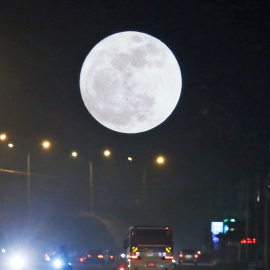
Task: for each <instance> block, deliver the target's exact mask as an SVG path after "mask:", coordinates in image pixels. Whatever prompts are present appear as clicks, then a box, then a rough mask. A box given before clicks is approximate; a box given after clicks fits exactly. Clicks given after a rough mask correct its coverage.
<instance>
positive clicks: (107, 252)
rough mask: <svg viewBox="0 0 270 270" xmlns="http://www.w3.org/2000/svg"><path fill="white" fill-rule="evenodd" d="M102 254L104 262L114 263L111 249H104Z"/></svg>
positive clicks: (113, 254)
mask: <svg viewBox="0 0 270 270" xmlns="http://www.w3.org/2000/svg"><path fill="white" fill-rule="evenodd" d="M104 256H105V262H106V263H107V264H115V262H116V259H115V253H114V252H113V250H111V249H106V250H105V251H104Z"/></svg>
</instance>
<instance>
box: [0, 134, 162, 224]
mask: <svg viewBox="0 0 270 270" xmlns="http://www.w3.org/2000/svg"><path fill="white" fill-rule="evenodd" d="M6 140H7V135H6V134H5V133H2V134H0V141H6ZM41 145H42V148H43V149H44V150H48V149H50V147H51V142H50V141H48V140H44V141H42V144H41ZM8 147H9V148H13V147H14V144H13V143H8ZM103 155H104V156H105V157H106V158H109V157H110V156H111V151H110V150H108V149H106V150H104V152H103ZM71 157H72V158H77V157H78V152H77V151H72V152H71ZM127 160H128V161H129V162H132V161H133V158H132V157H130V156H129V157H127ZM155 162H156V164H158V165H164V164H165V162H166V161H165V158H164V156H161V155H160V156H158V157H157V158H156V159H155ZM145 190H146V166H145V167H144V169H143V179H142V202H143V203H144V202H145ZM89 194H90V212H91V213H94V187H93V162H92V161H91V160H90V161H89ZM27 206H28V219H29V221H30V220H31V153H30V152H28V153H27Z"/></svg>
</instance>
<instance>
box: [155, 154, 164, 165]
mask: <svg viewBox="0 0 270 270" xmlns="http://www.w3.org/2000/svg"><path fill="white" fill-rule="evenodd" d="M156 163H157V164H158V165H164V164H165V158H164V157H163V156H158V157H157V158H156Z"/></svg>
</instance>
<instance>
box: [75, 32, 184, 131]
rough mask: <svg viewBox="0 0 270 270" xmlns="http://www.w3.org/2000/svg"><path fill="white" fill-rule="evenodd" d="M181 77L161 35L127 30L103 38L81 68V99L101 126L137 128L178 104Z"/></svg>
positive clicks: (161, 118)
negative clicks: (159, 37) (159, 36)
mask: <svg viewBox="0 0 270 270" xmlns="http://www.w3.org/2000/svg"><path fill="white" fill-rule="evenodd" d="M181 88H182V77H181V71H180V67H179V65H178V62H177V60H176V58H175V56H174V55H173V53H172V51H171V50H170V49H169V48H168V47H167V46H166V45H165V44H164V43H163V42H161V41H160V40H159V39H157V38H155V37H153V36H150V35H148V34H145V33H141V32H134V31H127V32H120V33H117V34H113V35H111V36H108V37H106V38H105V39H103V40H101V41H100V42H99V43H98V44H97V45H96V46H95V47H94V48H93V49H92V50H91V51H90V53H89V54H88V55H87V57H86V59H85V61H84V63H83V66H82V69H81V74H80V90H81V95H82V99H83V102H84V104H85V106H86V108H87V109H88V111H89V112H90V114H91V115H92V116H93V117H94V118H95V119H96V120H97V121H98V122H99V123H101V124H102V125H104V126H105V127H107V128H109V129H111V130H114V131H117V132H122V133H139V132H145V131H147V130H150V129H153V128H154V127H156V126H158V125H160V124H161V123H162V122H164V121H165V120H166V119H167V118H168V117H169V116H170V114H171V113H172V111H173V110H174V108H175V107H176V105H177V103H178V101H179V98H180V93H181Z"/></svg>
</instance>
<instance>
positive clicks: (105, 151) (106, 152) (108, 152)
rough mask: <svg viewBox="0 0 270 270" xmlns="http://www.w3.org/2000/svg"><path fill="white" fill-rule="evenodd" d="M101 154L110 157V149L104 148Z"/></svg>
mask: <svg viewBox="0 0 270 270" xmlns="http://www.w3.org/2000/svg"><path fill="white" fill-rule="evenodd" d="M103 154H104V156H105V157H110V156H111V151H110V150H109V149H106V150H104V152H103Z"/></svg>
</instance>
